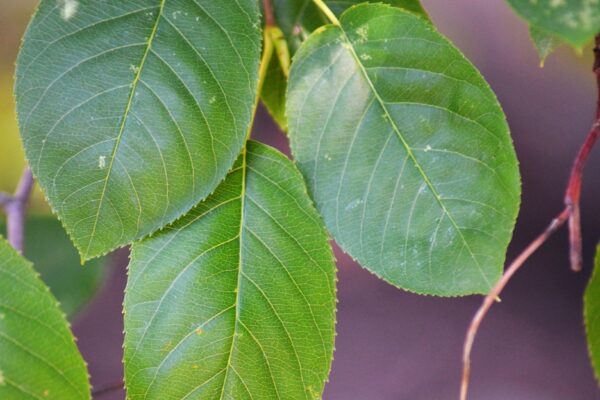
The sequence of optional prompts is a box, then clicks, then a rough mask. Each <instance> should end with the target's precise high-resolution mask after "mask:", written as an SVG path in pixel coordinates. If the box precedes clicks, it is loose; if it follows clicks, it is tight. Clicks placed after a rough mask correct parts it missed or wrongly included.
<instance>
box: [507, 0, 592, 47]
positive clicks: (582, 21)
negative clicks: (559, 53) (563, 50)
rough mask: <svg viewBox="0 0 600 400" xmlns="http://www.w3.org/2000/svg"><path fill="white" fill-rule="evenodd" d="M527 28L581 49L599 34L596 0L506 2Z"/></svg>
mask: <svg viewBox="0 0 600 400" xmlns="http://www.w3.org/2000/svg"><path fill="white" fill-rule="evenodd" d="M507 1H508V3H509V4H510V5H511V6H512V7H513V9H514V10H515V11H516V12H517V14H519V15H520V16H521V17H523V18H524V19H525V20H527V21H528V22H529V23H530V24H531V25H534V26H537V27H539V28H541V29H543V30H544V31H546V32H547V33H549V34H551V35H555V36H557V37H558V38H560V39H562V40H564V41H566V42H568V43H570V44H571V45H573V46H575V47H577V48H581V47H582V46H583V45H585V44H586V43H587V42H589V41H590V40H591V39H592V38H593V37H594V35H597V34H598V33H600V3H599V2H598V0H536V1H531V0H507Z"/></svg>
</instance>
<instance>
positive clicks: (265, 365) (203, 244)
mask: <svg viewBox="0 0 600 400" xmlns="http://www.w3.org/2000/svg"><path fill="white" fill-rule="evenodd" d="M334 321H335V264H334V262H333V254H332V251H331V248H330V247H329V244H328V240H327V236H326V233H325V230H324V229H323V227H322V223H321V221H320V219H319V216H318V214H317V213H316V211H315V210H314V208H313V206H312V204H311V202H310V199H309V198H308V196H307V194H306V189H305V187H304V183H303V181H302V177H301V175H300V173H299V172H298V171H297V170H296V168H295V167H294V165H293V164H292V162H290V161H289V160H288V159H287V158H286V157H285V156H283V155H282V154H281V153H279V152H277V151H275V150H274V149H272V148H269V147H267V146H265V145H262V144H259V143H256V142H249V143H248V148H247V152H243V153H242V156H241V157H240V159H239V160H238V162H237V163H236V164H235V167H234V169H233V170H232V171H231V172H230V174H229V175H228V177H227V179H226V180H225V182H224V183H222V184H221V185H220V186H219V187H218V189H217V191H216V192H215V193H214V194H213V195H212V196H210V197H209V198H208V200H206V201H205V202H203V203H201V204H199V205H198V207H196V208H194V209H193V210H192V211H191V212H190V213H189V214H188V215H186V216H185V217H184V218H183V219H182V220H180V221H178V222H177V223H176V224H175V225H174V226H172V227H170V228H168V229H167V230H165V231H163V232H160V233H158V234H156V235H154V236H153V237H151V238H149V239H146V240H143V241H141V242H140V243H136V244H134V246H133V250H132V255H131V263H130V266H129V281H128V284H127V291H126V298H125V332H126V336H125V375H126V382H127V390H128V396H129V397H128V398H129V399H131V400H137V399H165V398H173V399H183V398H194V399H210V400H212V399H224V398H226V399H236V400H240V399H261V400H267V399H279V398H280V399H318V398H321V397H320V396H321V393H322V391H323V385H324V382H325V380H326V378H327V375H328V372H329V368H330V365H331V358H332V352H333V341H334Z"/></svg>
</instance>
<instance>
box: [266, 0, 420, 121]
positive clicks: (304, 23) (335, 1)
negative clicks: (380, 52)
mask: <svg viewBox="0 0 600 400" xmlns="http://www.w3.org/2000/svg"><path fill="white" fill-rule="evenodd" d="M325 2H326V3H327V5H328V6H329V7H331V10H332V11H333V12H334V13H335V14H336V15H341V14H342V13H343V12H344V11H345V10H347V9H348V8H350V7H352V6H354V5H357V4H360V3H364V2H365V0H326V1H325ZM371 2H372V3H381V2H383V3H385V4H389V5H392V6H395V7H399V8H402V9H405V10H407V11H410V12H413V13H415V14H417V15H419V16H421V17H423V18H426V19H428V18H429V17H428V16H427V13H426V12H425V10H424V9H423V6H422V5H421V2H420V1H419V0H375V1H371ZM274 9H275V18H276V21H277V25H278V26H279V27H280V28H281V30H282V32H283V34H284V36H285V38H286V40H287V42H288V48H289V49H290V51H291V53H292V54H294V53H295V52H296V50H297V49H298V47H300V45H301V44H302V42H303V41H304V40H305V39H306V37H308V35H309V34H310V33H311V32H313V31H314V30H315V29H317V28H319V27H320V26H323V25H326V24H327V23H328V22H329V21H328V20H327V18H326V17H325V16H324V15H323V14H322V13H321V12H320V11H319V9H318V8H317V7H316V6H315V5H314V3H313V0H275V1H274ZM273 58H274V59H276V57H275V56H274V57H273ZM286 92H287V76H286V75H285V74H284V73H283V71H282V69H281V67H280V66H279V65H278V64H277V63H275V62H274V61H271V63H270V64H269V71H268V73H267V76H266V79H265V84H264V87H263V90H262V94H261V98H262V100H263V103H264V104H265V106H266V107H267V110H268V111H269V113H270V114H271V116H272V117H273V119H274V120H275V121H276V122H277V124H278V125H279V127H280V128H281V129H282V130H284V131H287V117H286V115H285V114H286V111H285V103H286V100H285V96H286Z"/></svg>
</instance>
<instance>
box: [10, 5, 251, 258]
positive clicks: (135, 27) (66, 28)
mask: <svg viewBox="0 0 600 400" xmlns="http://www.w3.org/2000/svg"><path fill="white" fill-rule="evenodd" d="M260 40H261V37H260V22H259V15H258V7H257V5H256V2H255V1H253V0H237V1H227V2H215V1H213V0H129V1H119V0H100V1H91V0H87V1H74V0H65V1H56V0H42V1H41V3H40V6H39V9H38V12H37V13H36V15H35V17H34V18H33V20H32V22H31V24H30V26H29V29H28V31H27V33H26V35H25V39H24V42H23V47H22V49H21V53H20V55H19V58H18V63H17V82H16V89H15V91H16V99H17V110H18V117H19V123H20V128H21V135H22V138H23V143H24V147H25V150H26V155H27V158H28V160H29V164H30V166H31V168H32V170H33V172H34V174H35V176H36V177H37V179H38V180H39V182H40V184H41V186H42V188H43V190H44V192H45V194H46V195H47V197H48V199H49V202H50V203H51V205H52V208H53V209H54V211H55V212H56V213H57V214H58V216H59V217H60V219H61V220H62V222H63V224H64V225H65V227H66V229H67V231H68V232H69V234H70V236H71V238H72V240H73V242H74V243H75V245H76V247H77V248H78V249H79V252H80V253H81V256H82V258H83V259H89V258H93V257H95V256H98V255H101V254H104V253H106V252H107V251H109V250H112V249H114V248H116V247H118V246H122V245H124V244H127V243H130V242H131V241H132V240H135V239H139V238H141V237H143V236H145V235H148V234H149V233H151V232H153V231H155V230H157V229H158V228H160V227H162V226H164V225H166V224H167V223H169V222H171V221H173V220H174V219H176V218H178V217H180V216H181V215H183V214H185V213H186V212H187V211H188V210H189V209H190V208H191V207H193V206H194V205H195V204H197V202H198V201H199V200H201V199H203V198H205V197H206V196H207V195H208V194H209V193H211V192H212V191H213V190H214V189H215V188H216V186H217V185H218V184H219V182H220V181H221V180H222V179H223V178H224V177H225V175H226V173H227V171H228V170H229V169H230V168H231V165H232V164H233V162H234V161H235V160H236V158H237V156H238V154H239V152H240V150H241V149H242V146H243V143H244V140H245V136H246V132H247V130H248V126H249V123H250V119H251V115H252V110H253V105H254V101H255V91H256V87H257V80H258V62H259V58H260Z"/></svg>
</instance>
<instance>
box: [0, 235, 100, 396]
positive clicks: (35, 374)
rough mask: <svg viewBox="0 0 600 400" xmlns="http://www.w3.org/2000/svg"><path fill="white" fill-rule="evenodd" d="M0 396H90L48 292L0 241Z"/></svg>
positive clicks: (74, 349) (76, 354)
mask: <svg viewBox="0 0 600 400" xmlns="http://www.w3.org/2000/svg"><path fill="white" fill-rule="evenodd" d="M0 275H2V279H0V352H1V353H2V357H0V397H2V398H7V399H17V398H19V399H20V398H23V396H26V397H34V398H40V399H41V398H49V399H66V400H70V399H74V400H80V399H90V386H89V383H88V377H87V371H86V367H85V364H84V361H83V359H82V358H81V355H80V354H79V351H78V350H77V347H76V345H75V341H74V339H73V336H72V334H71V332H70V331H69V328H68V325H67V322H66V320H65V318H64V316H63V314H62V312H61V311H60V309H59V307H58V304H57V302H56V300H55V299H54V297H53V296H52V295H51V294H50V293H49V291H48V288H47V287H46V286H45V285H44V284H43V283H42V281H41V280H40V279H39V277H38V276H37V274H36V273H35V272H34V270H33V268H32V266H31V264H29V263H28V262H27V261H26V260H25V259H24V258H22V257H20V256H19V255H18V254H17V253H16V251H14V249H12V248H11V247H10V245H9V244H8V243H7V242H5V241H4V240H3V239H1V240H0Z"/></svg>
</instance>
